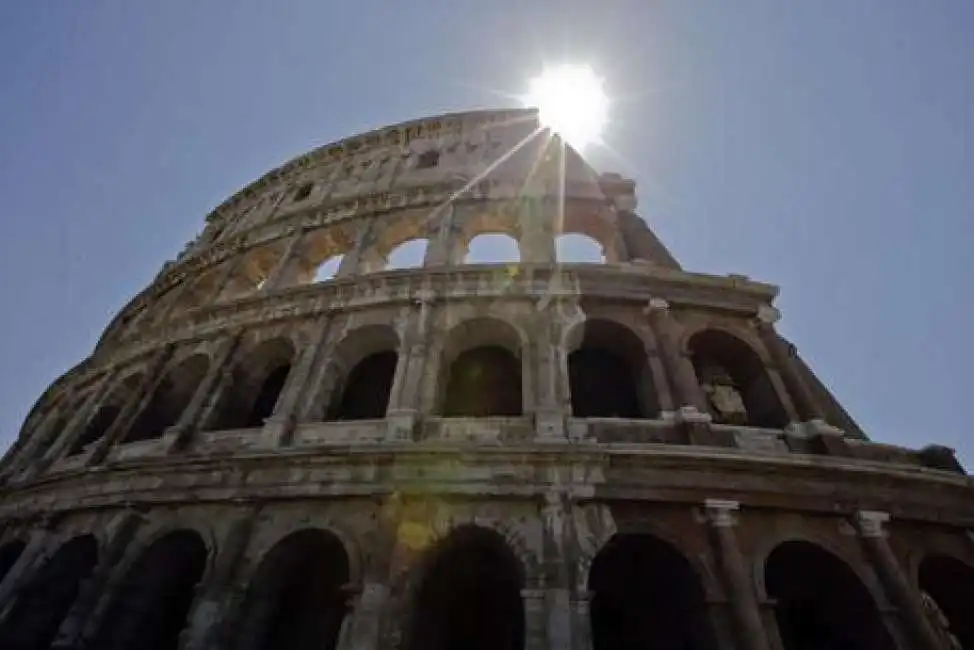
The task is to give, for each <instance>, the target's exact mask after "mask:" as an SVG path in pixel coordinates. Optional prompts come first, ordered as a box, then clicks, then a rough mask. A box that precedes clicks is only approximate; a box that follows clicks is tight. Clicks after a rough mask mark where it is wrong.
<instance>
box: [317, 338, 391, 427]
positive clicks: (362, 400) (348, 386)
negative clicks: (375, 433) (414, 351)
mask: <svg viewBox="0 0 974 650" xmlns="http://www.w3.org/2000/svg"><path fill="white" fill-rule="evenodd" d="M398 362H399V355H398V354H396V353H395V352H394V351H392V350H385V351H383V352H376V353H374V354H370V355H369V356H367V357H365V358H364V359H362V360H361V361H359V362H358V364H356V365H355V367H354V368H353V369H352V372H350V373H349V374H348V379H347V380H346V381H345V385H344V389H343V390H342V391H341V397H340V398H339V399H338V400H336V401H335V402H334V407H333V409H332V412H331V414H330V416H329V418H328V419H330V420H381V419H382V418H384V417H385V416H386V409H387V408H388V406H389V396H390V392H391V391H392V382H393V379H394V377H395V375H396V364H397V363H398Z"/></svg>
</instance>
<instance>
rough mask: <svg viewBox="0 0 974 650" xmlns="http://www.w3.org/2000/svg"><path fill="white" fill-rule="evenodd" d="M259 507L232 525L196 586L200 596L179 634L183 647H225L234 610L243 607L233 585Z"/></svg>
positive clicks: (196, 649) (207, 649)
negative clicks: (203, 580)
mask: <svg viewBox="0 0 974 650" xmlns="http://www.w3.org/2000/svg"><path fill="white" fill-rule="evenodd" d="M257 515H258V509H257V508H249V509H247V510H246V511H245V512H244V513H242V514H240V515H239V516H238V517H237V519H236V520H235V521H234V522H233V524H232V525H231V526H230V530H229V532H228V533H227V536H226V539H225V540H224V542H223V544H222V548H221V550H220V554H219V555H217V557H216V562H215V563H214V565H213V571H212V572H211V574H210V576H209V579H208V580H207V581H206V583H204V584H201V585H199V586H198V587H197V596H196V598H195V599H194V601H193V604H192V607H191V608H190V611H189V614H188V616H187V621H188V623H187V625H186V628H185V629H184V630H183V632H182V633H181V634H180V639H179V648H180V650H210V648H216V647H223V642H224V641H225V640H226V638H227V637H228V636H229V634H228V633H229V628H230V627H231V626H230V623H231V622H232V621H231V620H230V619H231V618H232V613H233V612H235V611H236V610H238V608H239V606H240V600H241V594H238V593H234V590H233V584H234V581H235V579H236V577H237V573H238V570H239V568H240V565H241V563H242V560H243V557H244V553H245V552H246V551H247V546H248V545H249V544H250V539H251V536H252V535H253V531H254V528H255V527H256V524H257Z"/></svg>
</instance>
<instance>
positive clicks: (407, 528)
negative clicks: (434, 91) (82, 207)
mask: <svg viewBox="0 0 974 650" xmlns="http://www.w3.org/2000/svg"><path fill="white" fill-rule="evenodd" d="M482 236H483V237H485V238H484V239H481V237H482ZM491 240H492V241H491ZM484 242H488V246H489V247H491V248H492V250H493V253H494V256H495V257H496V256H497V255H500V256H502V257H503V256H504V255H507V256H508V258H509V259H506V260H504V261H503V262H501V263H490V264H484V263H479V262H478V257H477V256H478V251H479V250H480V248H479V247H480V246H482V245H483V244H484ZM585 242H587V245H588V249H587V250H588V251H589V253H590V254H589V256H588V257H586V258H584V259H585V260H586V261H585V262H577V261H575V260H577V259H578V258H577V256H576V254H577V252H578V251H579V250H580V249H578V248H576V246H578V245H580V243H582V244H584V243H585ZM776 294H777V289H776V288H775V287H773V286H770V285H767V284H762V283H759V282H755V281H753V280H750V279H748V278H746V277H743V276H736V275H728V276H719V277H718V276H711V275H702V274H696V273H691V272H687V271H684V270H683V269H682V268H681V267H680V265H679V264H678V263H677V261H676V260H675V259H674V257H673V256H672V255H671V254H670V253H669V251H668V250H667V249H666V248H665V247H664V246H663V245H662V244H661V243H660V241H659V240H658V239H657V238H656V237H655V236H654V234H653V233H652V232H651V231H650V230H649V228H648V227H647V225H646V223H645V221H643V220H642V219H641V218H640V217H639V216H638V215H637V214H636V199H635V186H634V183H633V182H632V181H629V180H627V179H624V178H622V177H620V176H619V175H616V174H598V173H596V172H594V171H593V170H592V169H591V168H590V167H589V166H588V165H586V163H585V162H584V161H583V160H582V158H581V157H580V156H579V155H578V154H577V153H575V152H574V151H572V150H571V149H566V148H563V147H562V145H561V144H560V143H559V141H558V139H557V138H552V137H550V135H549V134H547V133H546V132H544V131H541V130H540V129H539V128H538V125H537V121H536V115H535V113H533V112H531V111H488V112H473V113H462V114H453V115H445V116H440V117H436V118H430V119H423V120H419V121H414V122H409V123H404V124H400V125H396V126H392V127H388V128H384V129H380V130H377V131H374V132H370V133H366V134H364V135H360V136H355V137H352V138H349V139H347V140H344V141H341V142H338V143H335V144H331V145H328V146H325V147H322V148H320V149H317V150H315V151H312V152H310V153H308V154H306V155H303V156H301V157H299V158H297V159H295V160H293V161H291V162H288V163H287V164H285V165H283V166H282V167H280V168H278V169H275V170H273V171H271V172H270V173H268V174H266V175H265V176H264V177H262V178H261V179H259V180H258V181H256V182H254V183H252V184H251V185H249V186H248V187H246V188H245V189H243V190H241V191H240V192H238V193H237V194H236V195H234V196H233V197H232V198H230V199H229V200H227V201H226V202H225V203H224V204H223V205H221V206H220V207H219V208H217V209H216V210H214V211H213V212H212V213H211V214H210V215H209V216H208V217H207V218H206V227H205V229H204V230H203V232H202V233H201V234H200V235H199V237H197V238H196V239H195V240H194V241H192V242H191V243H190V244H189V245H187V247H186V249H185V250H184V251H183V252H182V253H181V254H180V255H179V257H178V258H177V259H176V260H174V261H171V262H168V263H167V264H166V265H165V266H164V268H163V269H162V271H161V272H160V273H159V275H158V276H157V277H156V279H155V280H154V281H153V282H152V284H151V285H150V286H149V287H147V288H146V289H145V290H144V291H142V292H141V293H140V294H139V295H138V296H136V297H135V298H134V299H133V300H132V301H131V302H130V303H129V304H128V305H127V306H125V307H124V308H123V309H122V311H121V312H120V313H119V314H118V315H117V316H116V318H115V319H114V320H113V321H112V323H111V324H110V325H109V326H108V328H107V329H106V331H105V333H104V335H103V336H102V338H101V340H100V341H99V343H98V345H97V347H96V349H95V350H94V352H93V353H92V355H91V356H90V357H89V358H88V359H86V360H84V361H83V362H82V363H80V364H79V365H78V366H76V367H75V368H74V369H72V370H71V371H69V372H68V373H67V374H65V375H64V376H63V377H61V378H59V379H58V380H57V381H55V382H54V384H53V385H52V386H51V387H50V388H49V389H48V390H47V391H46V392H45V394H44V395H43V396H42V397H41V398H40V400H39V401H38V402H37V404H36V405H35V407H34V408H33V410H32V411H31V413H30V415H29V416H28V418H27V420H26V422H25V424H24V426H23V429H22V431H21V433H20V435H19V437H18V440H17V441H16V443H15V444H14V445H13V447H12V448H11V450H10V451H9V452H8V453H7V455H6V456H5V457H4V460H3V463H2V465H0V480H2V482H3V487H2V493H0V524H2V536H0V647H3V648H17V649H25V650H26V649H41V648H50V647H57V648H79V649H80V648H97V649H99V650H103V649H104V650H121V649H123V648H140V649H148V650H172V649H175V648H181V649H193V650H210V649H217V648H219V649H227V650H243V649H247V650H271V649H276V648H282V649H283V648H292V649H305V648H307V649H309V650H310V649H311V648H315V649H322V648H324V649H327V650H333V649H337V650H353V649H355V650H359V649H363V650H373V649H374V650H393V649H399V648H403V649H406V650H420V649H422V650H454V649H459V648H472V649H475V650H479V649H480V648H483V649H484V650H487V648H491V649H492V650H497V649H507V650H522V649H524V650H534V649H541V648H559V649H565V648H572V649H573V650H588V649H589V648H595V649H596V650H615V649H617V648H618V649H619V650H621V649H622V648H633V647H641V648H672V649H674V650H676V649H677V648H679V649H686V648H693V649H699V650H707V649H711V648H712V649H718V648H720V649H723V648H728V649H730V648H734V649H737V650H806V649H808V650H811V649H812V648H815V649H818V648H851V647H856V648H869V649H872V648H875V649H877V650H879V649H880V648H883V649H885V648H899V649H902V650H905V649H908V648H922V649H923V650H934V649H936V648H941V649H946V648H961V647H962V648H967V649H974V626H972V622H971V621H972V620H974V617H972V616H971V615H972V614H974V538H972V535H971V533H970V532H969V529H970V528H971V526H974V499H972V496H974V490H972V485H971V481H970V479H969V478H968V477H967V476H966V474H965V473H964V471H963V469H962V468H961V467H960V466H959V465H958V463H957V461H956V460H955V459H954V455H953V452H952V451H951V450H949V449H946V448H944V447H937V446H930V447H926V448H924V449H920V450H910V449H904V448H899V447H893V446H890V445H883V444H879V443H875V442H871V441H870V440H869V439H868V438H867V437H866V436H865V435H864V434H863V432H862V431H861V430H860V429H859V427H858V426H857V425H856V423H855V422H854V421H853V420H852V419H851V418H850V416H849V415H848V414H847V413H846V412H845V411H844V410H843V409H842V407H841V406H840V405H839V403H838V402H837V401H836V400H835V399H834V397H833V396H832V395H831V394H830V392H829V391H828V390H827V389H826V388H825V387H824V386H823V385H822V383H821V382H820V381H818V379H817V378H816V377H815V375H814V374H813V373H812V372H811V371H810V370H809V368H808V367H807V365H806V364H805V363H804V361H803V360H802V359H801V357H800V356H798V354H797V352H796V350H795V347H794V346H793V345H791V344H790V343H789V342H787V341H785V340H784V339H783V338H782V337H781V336H780V335H779V334H778V333H777V332H776V330H775V326H774V323H775V320H776V319H777V311H776V310H775V308H774V307H773V305H772V303H773V300H774V298H775V296H776Z"/></svg>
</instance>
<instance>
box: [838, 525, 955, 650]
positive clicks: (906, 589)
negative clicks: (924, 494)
mask: <svg viewBox="0 0 974 650" xmlns="http://www.w3.org/2000/svg"><path fill="white" fill-rule="evenodd" d="M888 521H889V513H886V512H876V511H867V510H860V511H859V512H857V513H856V515H855V518H854V522H855V526H856V530H857V531H858V533H859V537H860V538H861V539H862V542H863V545H864V546H865V547H866V552H867V555H868V556H869V559H870V560H871V561H872V563H873V567H874V568H875V570H876V573H877V575H878V576H879V579H880V581H881V582H882V583H883V588H884V590H885V591H886V595H887V596H888V597H889V599H890V601H892V603H893V604H894V605H895V606H896V608H897V609H898V610H899V613H900V614H901V615H902V616H903V618H904V619H905V620H906V625H907V628H908V631H909V635H910V637H911V638H912V640H913V642H914V643H915V644H916V647H917V648H918V649H919V650H943V647H942V645H941V643H940V639H939V637H938V636H937V633H936V632H935V631H934V629H933V626H932V625H931V624H930V620H929V619H928V618H927V616H926V613H925V612H924V610H923V604H922V602H921V601H920V594H919V593H918V592H917V591H915V590H914V589H913V588H912V587H911V586H910V583H909V581H908V580H907V578H906V575H905V574H904V573H903V569H902V568H901V567H900V564H899V561H898V560H897V559H896V555H894V554H893V549H891V548H890V546H889V542H888V541H887V539H886V536H887V533H886V530H885V524H886V522H888Z"/></svg>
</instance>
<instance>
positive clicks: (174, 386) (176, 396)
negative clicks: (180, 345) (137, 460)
mask: <svg viewBox="0 0 974 650" xmlns="http://www.w3.org/2000/svg"><path fill="white" fill-rule="evenodd" d="M209 367H210V360H209V358H207V357H206V355H203V354H194V355H193V356H191V357H189V358H188V359H186V360H184V361H183V362H181V363H180V364H179V365H178V366H176V367H175V368H173V369H172V370H170V371H169V372H168V373H166V376H165V377H164V378H163V379H162V381H160V382H159V385H158V386H156V389H155V391H154V392H153V394H152V398H151V399H150V400H149V403H148V404H146V406H145V408H144V409H142V412H141V413H140V414H139V416H138V418H136V420H135V422H134V423H133V425H132V428H131V429H130V430H129V433H128V435H127V436H126V438H125V440H126V442H132V441H136V440H149V439H151V438H158V437H160V436H162V435H163V434H164V433H165V432H166V429H168V428H169V427H171V426H172V425H174V424H176V422H178V421H179V417H180V416H181V415H182V414H183V411H184V410H185V409H186V406H187V405H188V404H189V401H190V400H191V399H193V394H194V393H196V389H197V387H198V386H199V384H200V382H201V381H203V377H205V376H206V371H207V370H208V369H209Z"/></svg>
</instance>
